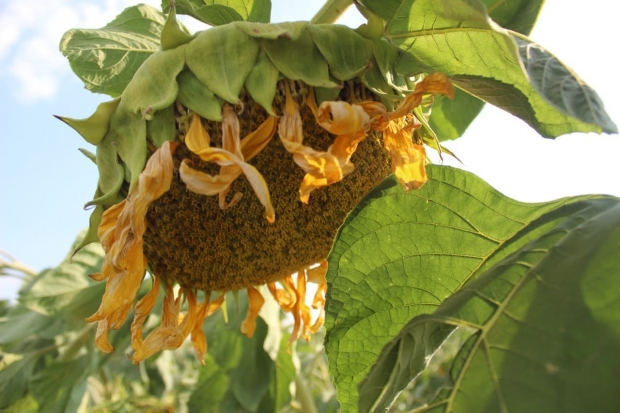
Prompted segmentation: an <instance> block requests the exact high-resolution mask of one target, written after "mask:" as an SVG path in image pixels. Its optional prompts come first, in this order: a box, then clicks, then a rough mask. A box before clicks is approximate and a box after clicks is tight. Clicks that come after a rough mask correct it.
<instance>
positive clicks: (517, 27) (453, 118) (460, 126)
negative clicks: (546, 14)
mask: <svg viewBox="0 0 620 413" xmlns="http://www.w3.org/2000/svg"><path fill="white" fill-rule="evenodd" d="M483 3H484V4H485V5H486V6H487V12H488V13H489V16H490V17H491V18H492V19H493V20H494V21H495V22H496V23H498V24H499V25H500V26H502V27H505V28H507V29H510V30H514V31H516V32H519V33H522V34H525V35H528V34H530V32H531V31H532V28H533V27H534V23H535V21H536V18H537V17H538V13H539V12H540V8H541V6H542V3H543V1H542V0H520V1H511V2H505V1H496V0H483ZM456 92H457V93H456V96H455V97H454V100H449V99H447V98H445V97H440V98H438V99H437V100H436V101H435V104H434V105H433V112H432V114H431V118H430V124H431V127H432V128H433V131H434V132H435V133H436V134H437V137H438V138H439V140H441V141H444V140H448V139H456V138H458V137H460V136H461V135H462V134H463V133H464V132H465V130H466V129H467V128H468V127H469V125H470V124H471V122H473V120H474V119H475V118H476V117H477V116H478V114H479V113H480V112H481V111H482V108H483V107H484V102H483V101H481V100H480V99H478V98H476V97H474V96H472V95H470V94H468V93H464V92H462V91H461V90H460V89H457V90H456Z"/></svg>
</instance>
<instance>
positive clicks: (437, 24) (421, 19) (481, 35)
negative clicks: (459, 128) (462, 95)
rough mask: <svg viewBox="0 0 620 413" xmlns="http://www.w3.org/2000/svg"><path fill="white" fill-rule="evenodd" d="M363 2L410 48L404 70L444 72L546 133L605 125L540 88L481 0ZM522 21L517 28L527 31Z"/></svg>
mask: <svg viewBox="0 0 620 413" xmlns="http://www.w3.org/2000/svg"><path fill="white" fill-rule="evenodd" d="M364 4H365V5H366V6H367V7H369V8H370V9H371V10H373V11H374V12H375V13H377V14H378V15H380V16H381V17H382V18H383V19H385V20H386V28H385V36H386V37H387V38H389V39H390V40H391V41H392V42H394V43H395V44H396V45H398V46H399V47H401V48H402V49H404V50H406V51H408V52H409V53H411V55H412V56H411V58H410V59H404V60H402V61H401V64H400V65H399V66H398V67H397V69H398V70H399V71H400V72H401V73H402V74H414V73H412V72H416V71H417V70H418V66H419V65H420V64H421V65H422V66H425V67H426V71H428V72H433V71H439V72H443V73H445V74H447V75H448V76H450V77H454V78H455V84H456V85H457V86H458V87H460V88H461V89H463V90H465V91H467V92H469V93H470V94H472V95H474V96H476V97H478V98H480V99H482V100H484V101H486V102H489V103H492V104H494V105H497V106H499V107H500V108H502V109H504V110H506V111H508V112H510V113H512V114H514V115H516V116H519V117H521V118H522V119H523V120H524V121H526V122H527V123H528V124H529V125H531V126H532V127H533V128H534V129H536V130H537V131H538V132H539V133H540V134H541V135H543V136H545V137H556V136H559V135H562V134H565V133H570V132H601V131H603V130H604V126H605V125H602V124H599V123H586V122H583V121H582V120H580V119H575V118H573V117H572V116H571V114H570V113H568V114H567V113H565V112H563V111H562V110H561V109H558V107H556V106H554V105H552V104H550V103H549V102H548V101H547V100H546V99H545V98H543V97H542V96H541V95H540V94H539V93H538V92H537V90H536V88H535V87H534V86H533V85H532V84H530V82H529V79H528V77H527V75H526V73H525V72H524V70H523V65H522V62H521V58H520V57H519V53H518V50H517V46H516V44H515V42H514V40H513V39H512V37H511V36H510V35H509V33H508V32H507V31H506V30H504V29H502V28H501V27H500V26H499V25H497V24H496V23H495V22H493V21H492V20H491V18H490V17H489V16H488V14H487V13H486V7H485V6H484V5H483V4H482V2H480V1H479V0H452V1H449V2H446V1H443V0H365V1H364ZM523 7H526V9H527V10H530V13H532V14H535V13H536V12H537V11H538V9H539V6H536V5H535V4H533V5H532V6H526V5H524V6H523ZM498 13H499V12H498ZM534 18H535V16H534ZM531 20H533V19H531ZM524 22H525V23H526V22H527V21H525V20H524V21H521V22H520V23H519V22H516V23H515V25H514V26H513V27H515V28H516V29H519V30H524V31H526V29H527V27H526V26H527V25H526V24H525V23H524ZM504 23H505V24H509V25H510V21H507V22H504ZM410 65H413V68H414V69H409V66H410ZM456 78H460V79H463V78H466V79H467V81H466V82H459V81H457V79H456ZM510 97H514V99H512V98H510ZM478 105H479V104H478ZM464 120H465V121H466V120H467V118H465V119H464Z"/></svg>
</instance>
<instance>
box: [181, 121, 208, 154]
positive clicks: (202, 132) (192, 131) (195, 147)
mask: <svg viewBox="0 0 620 413" xmlns="http://www.w3.org/2000/svg"><path fill="white" fill-rule="evenodd" d="M185 145H186V146H187V148H188V149H189V150H190V151H192V152H194V153H197V152H198V151H200V150H201V149H205V148H208V147H210V146H211V138H210V136H209V133H208V132H207V130H206V129H205V128H204V126H202V122H201V120H200V116H198V115H197V114H195V113H194V117H193V118H192V123H191V125H190V126H189V129H188V130H187V133H186V134H185Z"/></svg>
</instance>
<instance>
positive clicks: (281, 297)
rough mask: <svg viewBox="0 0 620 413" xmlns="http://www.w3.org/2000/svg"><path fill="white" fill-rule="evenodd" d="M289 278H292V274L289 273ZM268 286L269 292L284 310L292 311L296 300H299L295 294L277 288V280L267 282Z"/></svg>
mask: <svg viewBox="0 0 620 413" xmlns="http://www.w3.org/2000/svg"><path fill="white" fill-rule="evenodd" d="M287 278H291V276H290V275H289V276H288V277H287ZM291 282H292V279H291ZM267 288H269V292H270V293H271V295H272V296H273V298H274V299H275V300H276V302H277V303H278V305H279V306H280V307H281V308H282V310H283V311H285V312H287V313H290V312H291V311H292V310H293V308H294V307H295V301H296V300H297V297H296V295H295V294H291V293H289V291H287V290H285V289H282V288H277V286H276V283H275V282H273V283H269V284H267Z"/></svg>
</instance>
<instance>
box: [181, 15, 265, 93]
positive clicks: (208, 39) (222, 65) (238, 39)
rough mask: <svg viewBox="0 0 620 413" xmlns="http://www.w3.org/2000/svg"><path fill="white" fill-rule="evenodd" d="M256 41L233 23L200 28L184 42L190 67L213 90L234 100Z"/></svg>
mask: <svg viewBox="0 0 620 413" xmlns="http://www.w3.org/2000/svg"><path fill="white" fill-rule="evenodd" d="M258 49H259V47H258V43H257V41H256V40H255V39H252V38H250V37H249V36H248V35H246V34H245V33H243V32H242V31H241V30H238V29H237V28H236V27H235V26H233V25H231V26H221V27H214V28H213V29H211V30H207V31H205V32H201V33H199V34H198V36H197V37H196V38H195V39H194V40H192V42H191V43H189V44H188V45H187V54H186V57H185V58H186V61H187V66H188V67H189V69H190V70H191V71H192V72H193V73H194V74H195V75H196V77H197V78H198V79H199V80H200V81H201V82H202V83H203V84H204V85H205V86H207V88H209V89H210V90H211V91H212V92H213V93H215V94H216V95H218V96H219V97H221V98H222V99H224V100H225V101H227V102H230V103H232V104H236V103H237V102H238V101H239V93H240V92H241V89H242V88H243V83H244V82H245V79H246V78H247V77H248V75H249V74H250V71H251V70H252V68H253V67H254V64H255V63H256V58H257V56H258Z"/></svg>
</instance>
